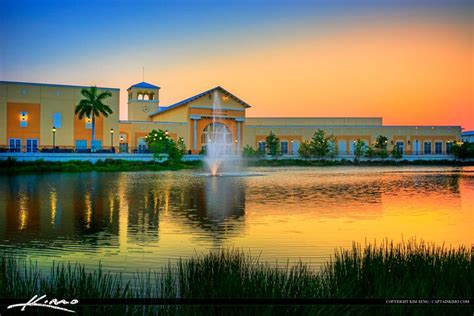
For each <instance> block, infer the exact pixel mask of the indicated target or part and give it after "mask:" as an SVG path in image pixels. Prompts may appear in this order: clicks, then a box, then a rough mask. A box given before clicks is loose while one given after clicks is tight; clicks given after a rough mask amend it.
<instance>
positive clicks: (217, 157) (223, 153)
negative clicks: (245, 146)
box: [203, 89, 260, 177]
mask: <svg viewBox="0 0 474 316" xmlns="http://www.w3.org/2000/svg"><path fill="white" fill-rule="evenodd" d="M212 99H213V102H212V124H210V126H208V127H207V128H206V130H205V132H204V133H203V138H204V139H206V138H207V142H206V156H205V157H204V162H205V164H206V166H207V168H208V170H209V171H210V174H205V175H207V176H209V175H210V176H212V177H218V176H234V177H235V176H237V177H242V176H255V175H260V174H259V173H253V172H242V171H241V170H240V167H241V162H242V160H241V159H240V157H239V156H238V155H232V148H233V143H234V142H233V138H232V133H231V131H230V130H229V128H228V127H227V126H226V125H225V124H223V123H221V122H218V115H219V114H218V113H220V112H221V110H222V108H221V104H220V98H219V94H218V90H217V89H216V90H214V92H213V95H212ZM235 142H237V141H235ZM224 170H225V172H224Z"/></svg>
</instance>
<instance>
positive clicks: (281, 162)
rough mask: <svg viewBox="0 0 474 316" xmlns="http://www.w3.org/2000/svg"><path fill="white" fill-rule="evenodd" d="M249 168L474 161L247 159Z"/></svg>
mask: <svg viewBox="0 0 474 316" xmlns="http://www.w3.org/2000/svg"><path fill="white" fill-rule="evenodd" d="M247 166H249V167H286V166H301V167H326V166H361V167H363V166H474V161H462V160H413V161H409V160H403V159H400V160H393V159H385V160H359V161H352V160H345V159H341V160H331V159H320V160H310V159H308V160H304V159H248V160H247Z"/></svg>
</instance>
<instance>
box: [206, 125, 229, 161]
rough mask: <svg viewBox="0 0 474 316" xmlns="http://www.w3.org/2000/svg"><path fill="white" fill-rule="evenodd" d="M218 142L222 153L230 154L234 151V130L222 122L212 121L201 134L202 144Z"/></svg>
mask: <svg viewBox="0 0 474 316" xmlns="http://www.w3.org/2000/svg"><path fill="white" fill-rule="evenodd" d="M211 144H216V145H217V146H218V147H219V149H221V151H222V153H225V154H230V153H231V152H232V132H231V131H230V129H229V128H228V127H227V126H226V125H225V124H222V123H211V124H209V125H207V126H206V127H205V128H204V130H203V131H202V134H201V145H202V147H203V148H204V147H207V146H208V145H211Z"/></svg>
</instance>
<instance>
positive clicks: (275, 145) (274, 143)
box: [265, 131, 280, 156]
mask: <svg viewBox="0 0 474 316" xmlns="http://www.w3.org/2000/svg"><path fill="white" fill-rule="evenodd" d="M265 146H266V149H267V152H268V154H269V155H270V156H276V155H279V154H280V139H279V138H278V137H276V135H275V134H274V133H273V132H272V131H270V134H269V135H268V136H267V137H266V138H265Z"/></svg>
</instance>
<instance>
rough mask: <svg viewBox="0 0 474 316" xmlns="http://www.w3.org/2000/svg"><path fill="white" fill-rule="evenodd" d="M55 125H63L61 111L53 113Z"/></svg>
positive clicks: (57, 126)
mask: <svg viewBox="0 0 474 316" xmlns="http://www.w3.org/2000/svg"><path fill="white" fill-rule="evenodd" d="M53 126H54V127H56V128H60V127H61V113H59V112H54V113H53Z"/></svg>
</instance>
